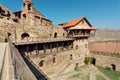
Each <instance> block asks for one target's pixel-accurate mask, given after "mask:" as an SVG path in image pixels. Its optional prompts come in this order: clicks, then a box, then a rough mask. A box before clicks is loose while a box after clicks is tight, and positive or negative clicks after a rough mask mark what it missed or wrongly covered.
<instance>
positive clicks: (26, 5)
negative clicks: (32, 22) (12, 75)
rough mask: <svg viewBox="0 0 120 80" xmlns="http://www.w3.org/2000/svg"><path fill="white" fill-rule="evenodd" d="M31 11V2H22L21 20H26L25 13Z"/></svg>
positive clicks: (24, 0)
mask: <svg viewBox="0 0 120 80" xmlns="http://www.w3.org/2000/svg"><path fill="white" fill-rule="evenodd" d="M32 11H33V4H32V1H31V0H23V3H22V14H21V18H23V19H26V17H27V13H28V12H32Z"/></svg>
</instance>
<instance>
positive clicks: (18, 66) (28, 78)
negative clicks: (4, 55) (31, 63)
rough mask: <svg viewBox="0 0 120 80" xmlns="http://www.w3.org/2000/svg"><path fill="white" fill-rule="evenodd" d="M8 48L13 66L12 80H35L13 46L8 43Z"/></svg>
mask: <svg viewBox="0 0 120 80" xmlns="http://www.w3.org/2000/svg"><path fill="white" fill-rule="evenodd" d="M9 47H10V52H11V53H10V54H11V59H12V64H13V66H14V75H15V77H14V78H15V79H18V80H37V79H36V77H35V76H34V74H33V73H32V71H31V70H30V69H29V67H28V66H27V64H26V63H25V61H24V60H23V58H22V56H21V55H20V53H19V52H18V50H17V49H16V48H15V47H14V45H13V44H11V43H10V45H9ZM12 72H13V71H12Z"/></svg>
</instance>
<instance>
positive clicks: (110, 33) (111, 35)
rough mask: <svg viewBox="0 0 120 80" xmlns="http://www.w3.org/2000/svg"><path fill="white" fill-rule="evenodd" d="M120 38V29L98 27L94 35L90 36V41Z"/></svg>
mask: <svg viewBox="0 0 120 80" xmlns="http://www.w3.org/2000/svg"><path fill="white" fill-rule="evenodd" d="M106 40H120V30H110V29H98V30H97V31H96V33H95V36H94V37H90V39H89V41H90V42H91V41H92V42H95V41H106Z"/></svg>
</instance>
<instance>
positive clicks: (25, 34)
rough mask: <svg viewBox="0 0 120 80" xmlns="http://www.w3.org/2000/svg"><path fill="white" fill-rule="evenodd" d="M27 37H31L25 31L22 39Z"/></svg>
mask: <svg viewBox="0 0 120 80" xmlns="http://www.w3.org/2000/svg"><path fill="white" fill-rule="evenodd" d="M26 37H30V36H29V34H28V33H23V34H22V35H21V39H24V38H26Z"/></svg>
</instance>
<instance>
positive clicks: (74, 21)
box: [63, 17, 84, 28]
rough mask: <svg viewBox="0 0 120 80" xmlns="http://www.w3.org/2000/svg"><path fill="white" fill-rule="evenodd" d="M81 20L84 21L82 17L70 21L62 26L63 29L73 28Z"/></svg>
mask: <svg viewBox="0 0 120 80" xmlns="http://www.w3.org/2000/svg"><path fill="white" fill-rule="evenodd" d="M82 19H84V17H82V18H77V19H75V20H71V21H70V22H67V23H65V24H63V27H64V28H68V27H71V26H75V25H76V24H78V23H79V22H80V21H81V20H82Z"/></svg>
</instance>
